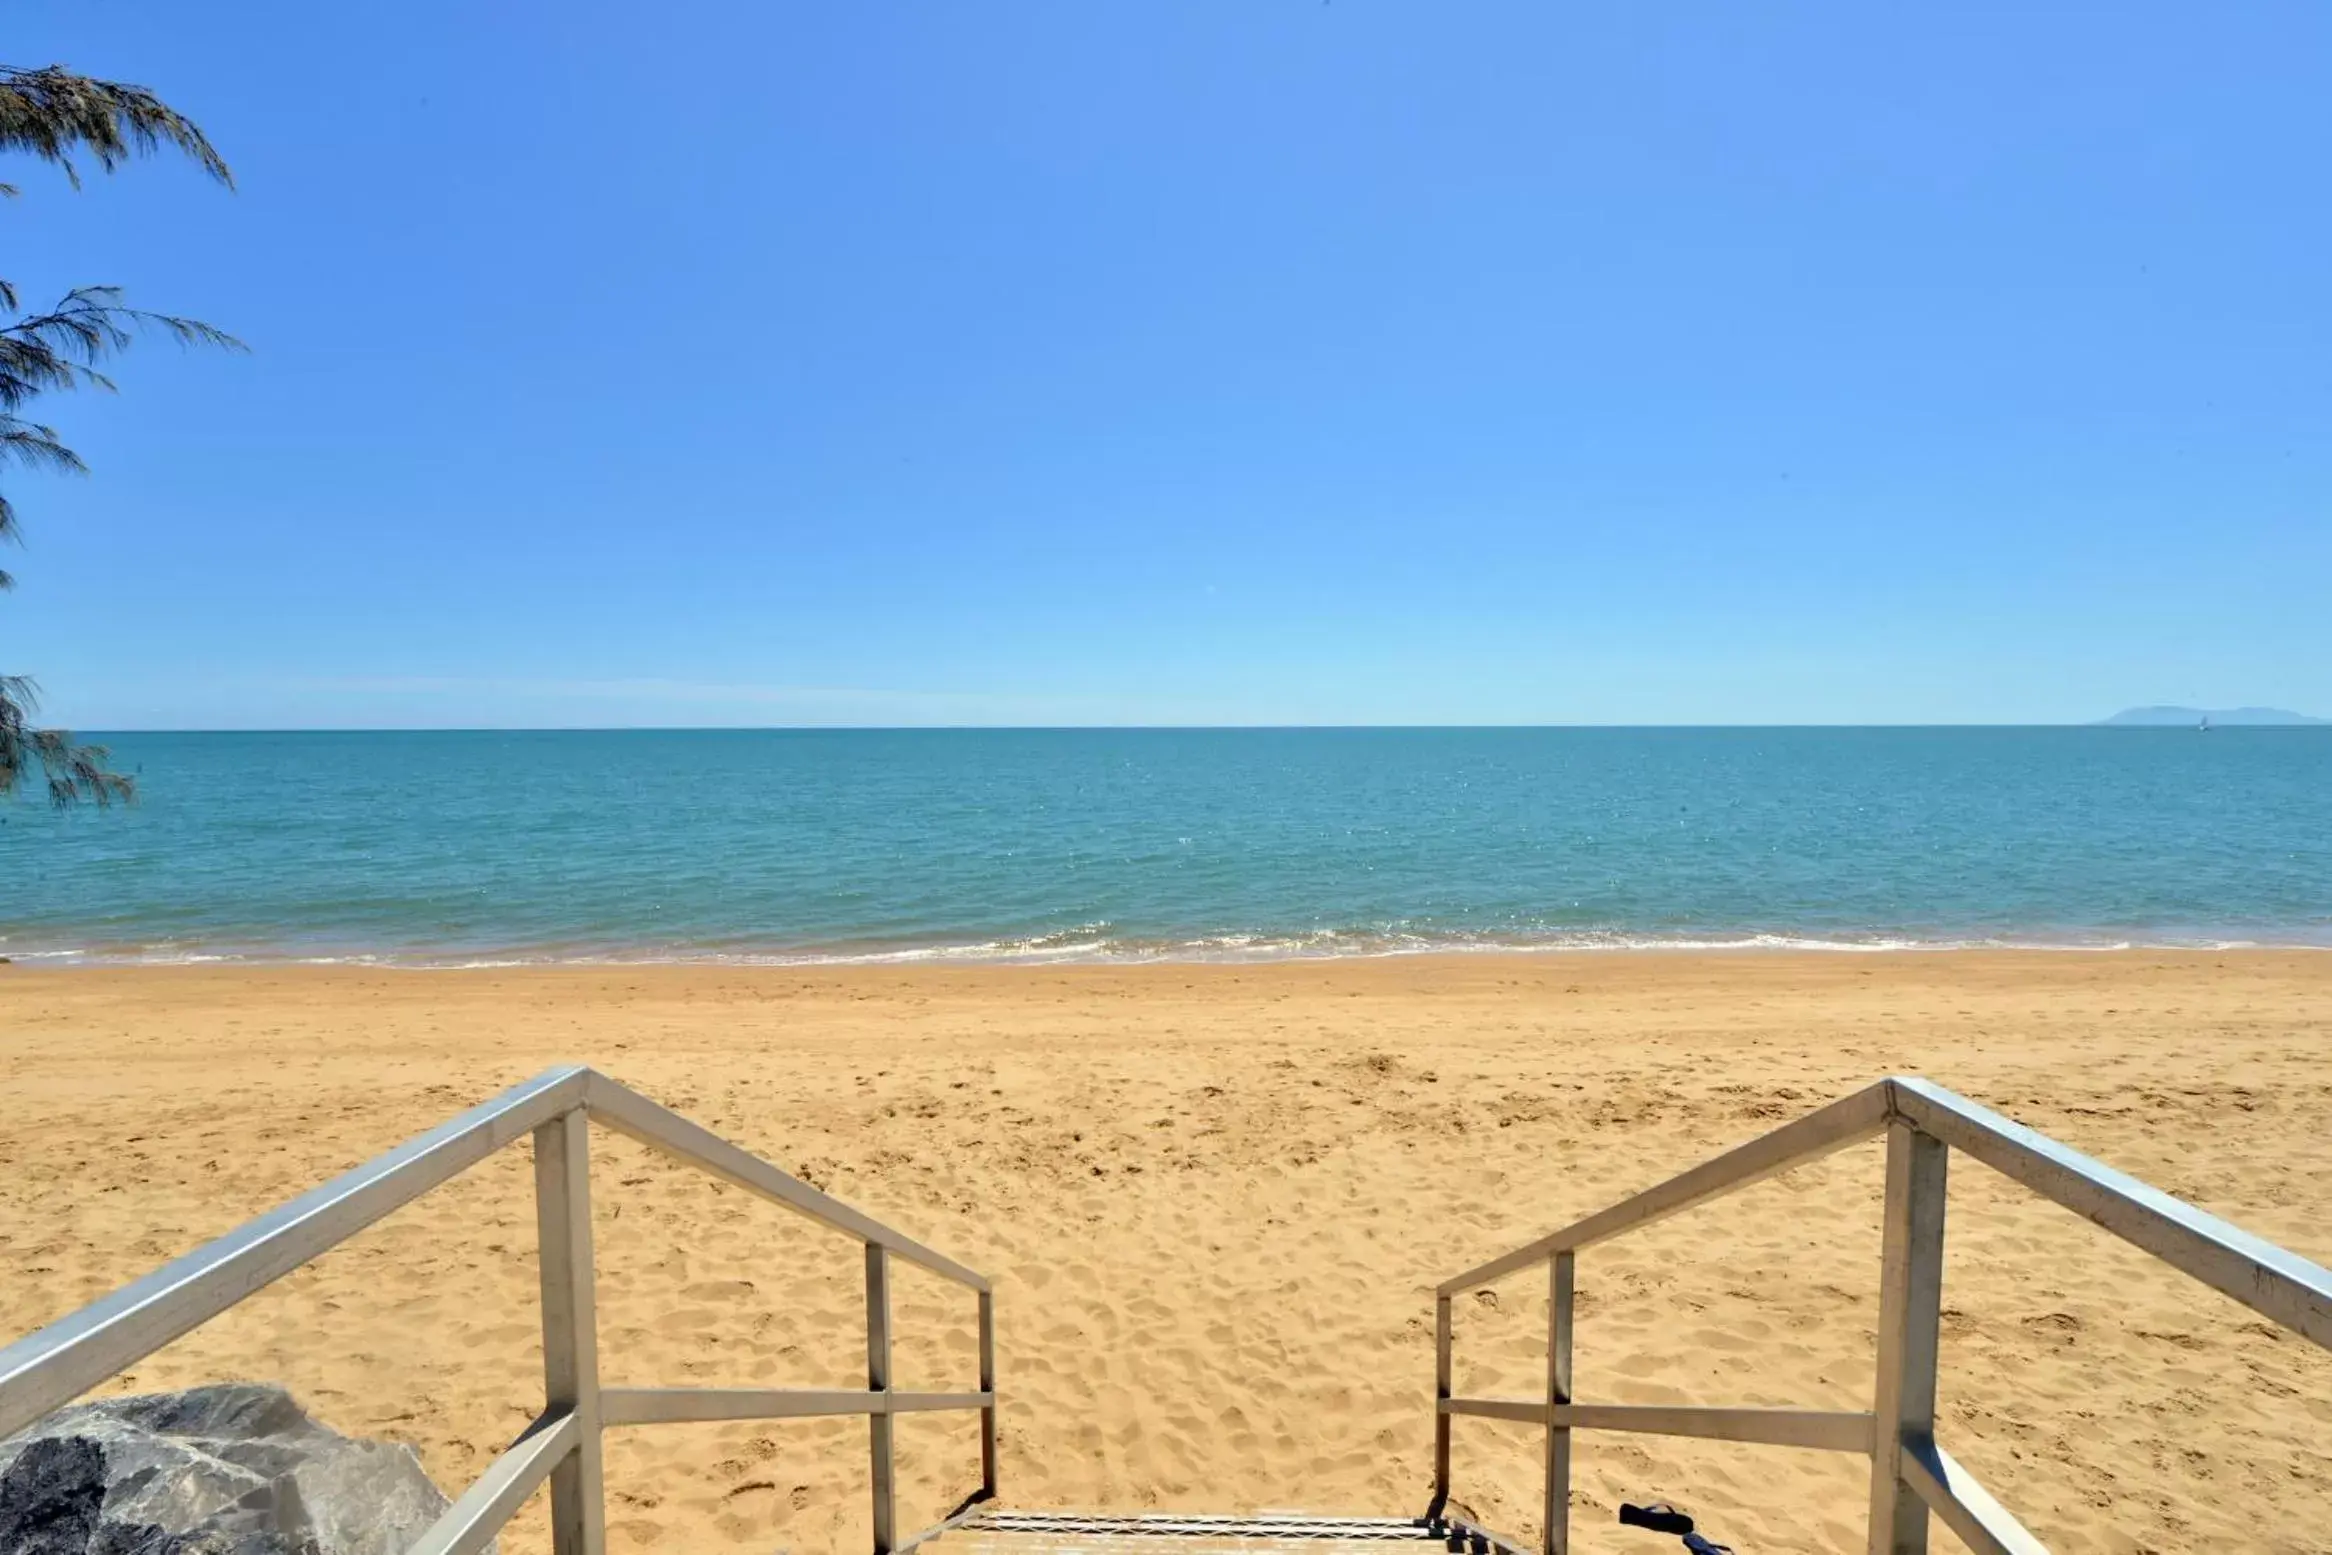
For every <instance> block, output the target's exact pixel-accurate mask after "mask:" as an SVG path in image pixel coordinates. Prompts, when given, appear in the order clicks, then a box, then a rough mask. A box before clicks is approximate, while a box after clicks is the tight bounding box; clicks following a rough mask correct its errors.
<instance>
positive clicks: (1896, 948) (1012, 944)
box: [0, 923, 2332, 971]
mask: <svg viewBox="0 0 2332 1555" xmlns="http://www.w3.org/2000/svg"><path fill="white" fill-rule="evenodd" d="M1968 950H2018V951H2050V952H2086V953H2098V952H2125V951H2151V950H2187V951H2215V950H2332V941H2328V940H2323V939H2298V938H2294V939H2275V938H2258V937H2244V938H2231V937H2221V936H2213V935H2201V934H2194V935H2158V936H2122V937H2114V938H2106V937H2102V936H2099V937H2084V936H2079V935H2057V936H2050V935H2034V936H2019V935H1984V936H1966V935H1958V936H1931V937H1923V936H1917V935H1905V934H1873V935H1866V936H1839V935H1819V934H1799V933H1782V932H1770V933H1741V934H1723V933H1701V934H1692V933H1679V934H1668V935H1653V934H1633V933H1623V932H1619V931H1568V932H1549V933H1543V934H1500V935H1484V934H1425V933H1416V932H1411V931H1399V930H1366V931H1363V930H1342V929H1322V930H1313V931H1306V932H1302V933H1280V934H1267V933H1260V932H1231V933H1222V934H1209V935H1197V936H1192V937H1190V938H1185V939H1174V940H1165V939H1138V938H1131V937H1125V936H1118V935H1115V934H1113V933H1112V932H1111V926H1110V925H1109V924H1107V923H1091V924H1080V925H1076V926H1074V927H1071V928H1068V929H1062V930H1056V931H1052V932H1048V933H1044V934H1034V935H1024V936H1016V937H1009V938H985V939H964V940H948V941H933V942H922V943H915V944H844V945H831V944H829V945H810V946H782V945H773V946H768V947H740V946H736V945H724V946H718V947H713V946H681V945H675V946H637V947H622V946H609V945H589V946H581V945H557V946H541V947H490V948H489V947H479V948H474V949H473V948H469V947H456V946H445V947H430V946H411V947H400V948H397V949H391V950H322V949H319V948H317V947H313V946H268V945H250V946H234V947H217V946H203V947H195V946H188V945H182V944H160V945H67V946H44V947H41V948H37V949H13V950H12V949H9V948H8V947H7V946H6V944H5V943H4V942H0V954H5V955H7V956H8V957H9V959H11V960H14V961H16V962H18V963H20V964H33V965H49V966H86V967H101V966H196V965H209V964H226V963H234V964H251V965H269V964H273V965H297V966H358V967H381V968H388V969H398V968H404V969H416V970H461V971H497V970H512V969H517V968H524V967H555V966H692V965H707V966H773V967H800V966H912V965H922V964H945V963H962V964H995V965H1018V966H1075V965H1125V964H1142V963H1188V964H1198V965H1203V964H1210V963H1220V964H1251V963H1264V962H1275V961H1334V960H1354V959H1358V960H1376V959H1384V958H1390V957H1402V956H1429V955H1461V956H1475V955H1610V954H1661V953H1669V954H1675V953H1718V954H1756V953H1760V952H1772V953H1778V952H1813V953H1824V954H1840V955H1872V954H1885V953H1890V952H1893V953H1934V952H1948V951H1968Z"/></svg>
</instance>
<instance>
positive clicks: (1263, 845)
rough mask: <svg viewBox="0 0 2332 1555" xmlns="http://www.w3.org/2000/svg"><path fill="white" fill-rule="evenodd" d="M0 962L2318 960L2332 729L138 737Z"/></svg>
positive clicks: (24, 807)
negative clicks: (2270, 953) (1469, 957)
mask: <svg viewBox="0 0 2332 1555" xmlns="http://www.w3.org/2000/svg"><path fill="white" fill-rule="evenodd" d="M112 744H113V746H114V749H115V752H116V755H117V758H118V759H119V761H120V762H121V763H122V764H123V765H125V766H126V767H128V768H131V769H134V770H135V771H136V772H137V773H138V774H139V777H140V782H141V783H142V785H143V796H144V797H143V802H142V803H141V804H140V805H139V806H138V807H137V808H135V809H133V810H130V811H127V812H119V811H117V812H112V813H99V812H94V811H85V812H81V813H77V814H73V815H67V816H57V815H53V814H51V813H49V812H48V811H47V810H46V809H45V808H42V807H40V806H37V805H35V804H32V803H30V802H25V803H20V804H0V815H4V816H5V818H6V819H5V824H4V825H0V882H4V886H0V954H5V955H8V956H11V957H14V958H16V959H18V960H27V959H36V958H41V959H45V958H54V959H60V960H71V959H99V960H117V959H186V958H197V957H211V956H222V957H239V956H250V957H271V958H302V957H315V958H334V959H339V958H359V959H361V958H380V959H384V960H392V961H411V962H417V963H441V962H456V963H460V962H479V961H503V960H531V959H603V958H633V957H640V958H706V959H715V958H736V959H763V958H771V959H790V958H834V957H938V956H969V957H995V958H1008V957H1009V958H1027V959H1046V958H1058V959H1078V958H1101V957H1108V956H1156V955H1167V956H1185V957H1194V958H1224V959H1227V958H1238V957H1267V956H1286V955H1325V954H1362V953H1375V952H1385V951H1396V950H1408V949H1430V948H1437V947H1448V948H1471V947H1487V946H1524V947H1546V948H1564V947H1576V948H1594V947H1624V946H1663V945H1707V944H1720V945H1734V944H1744V945H1755V944H1819V945H1836V946H1842V947H1858V946H1877V945H1896V944H1936V945H1945V944H1967V943H2012V944H2044V945H2067V946H2101V945H2118V944H2220V943H2228V942H2256V943H2269V944H2305V945H2332V730H2304V729H2292V730H2282V729H2229V730H2222V731H2217V732H2214V733H2211V734H2207V735H2201V734H2196V733H2194V732H2192V731H2187V730H2138V729H2131V730H2123V729H1782V730H1774V729H1742V730H1730V729H1728V730H1686V729H1659V730H1626V729H1597V730H1285V731H1277V730H1256V731H1228V730H1225V731H1169V730H1154V731H930V732H880V731H847V732H841V731H837V732H793V731H785V732H774V731H773V732H760V731H753V732H743V731H740V732H710V731H708V732H617V733H604V732H578V733H420V734H416V733H381V734H139V735H117V736H114V737H112Z"/></svg>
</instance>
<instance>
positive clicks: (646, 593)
mask: <svg viewBox="0 0 2332 1555" xmlns="http://www.w3.org/2000/svg"><path fill="white" fill-rule="evenodd" d="M10 11H11V19H10V21H9V23H8V32H9V35H10V36H9V48H8V53H7V57H8V58H9V59H11V60H13V61H15V62H18V63H26V64H32V63H45V62H47V61H49V60H52V59H53V60H59V61H63V62H66V63H69V64H71V65H73V66H74V67H76V68H79V69H83V70H86V71H90V72H93V73H99V74H105V75H110V76H115V77H118V78H123V79H129V80H135V81H141V82H145V83H147V84H150V85H153V86H155V87H157V88H159V89H161V90H162V91H163V93H164V94H165V96H166V97H168V98H169V99H170V100H171V101H172V102H174V103H175V104H176V105H177V106H179V107H181V108H183V109H185V110H186V111H188V112H189V113H191V114H193V115H194V116H195V117H196V118H197V119H198V120H200V122H202V124H203V125H204V126H205V128H206V129H208V130H209V131H210V133H211V135H212V137H213V138H214V139H215V140H216V141H217V142H218V144H219V145H220V147H221V148H222V149H223V150H224V151H225V152H226V154H227V156H228V157H229V159H230V161H231V162H232V163H233V164H234V166H235V169H236V172H237V175H238V177H239V179H240V184H241V187H240V190H239V192H237V193H234V194H228V193H226V192H224V191H221V190H219V189H217V188H214V187H211V186H209V185H207V184H205V183H204V182H203V181H202V180H201V179H200V178H199V177H197V176H196V175H195V174H194V173H193V172H192V171H191V170H190V169H188V168H186V167H184V166H182V165H178V164H174V163H171V162H166V161H157V162H154V163H151V164H144V165H139V166H136V167H133V168H131V169H129V170H127V171H125V172H123V173H121V174H119V175H116V176H114V177H112V178H110V179H109V178H103V177H95V178H92V179H91V180H90V184H89V188H88V189H87V190H86V191H85V192H84V193H82V194H80V195H78V196H76V195H74V194H72V193H71V192H70V191H69V190H68V189H67V188H66V187H65V185H64V184H63V182H62V180H61V179H60V178H58V177H56V176H53V175H52V174H50V173H49V172H47V171H46V170H42V169H39V168H37V167H33V166H22V167H18V168H15V169H12V170H11V172H10V174H9V176H10V177H11V178H12V179H13V180H14V181H16V182H18V183H19V184H21V185H22V186H23V189H24V193H23V195H22V197H21V198H19V199H17V200H16V201H14V202H12V204H11V205H10V207H9V208H8V210H7V211H6V218H7V219H8V220H9V221H10V222H11V224H12V230H13V232H14V233H15V234H16V237H15V241H14V242H13V243H12V244H11V245H10V260H9V270H8V273H9V274H10V276H11V277H12V278H13V279H15V280H16V281H17V282H18V283H19V284H20V285H21V286H23V287H24V288H25V290H26V292H27V294H28V296H31V297H44V296H46V295H48V294H51V293H54V292H57V291H60V290H62V289H63V288H64V287H65V286H68V285H71V284H74V283H77V282H90V281H110V282H119V283H121V284H124V285H126V286H128V287H130V288H131V291H132V295H133V297H134V299H135V300H137V301H139V302H142V303H145V304H147V305H150V306H155V307H163V308H168V309H172V310H175V311H181V312H187V313H192V314H197V315H200V316H202V317H204V318H207V319H210V320H212V321H214V322H217V323H219V324H222V325H224V326H227V327H229V328H231V329H233V330H235V331H236V332H238V333H239V334H241V335H243V336H244V337H245V338H246V339H247V340H248V341H249V342H250V344H251V346H252V348H253V353H252V355H250V356H249V357H247V358H230V357H216V356H185V357H181V356H180V355H179V354H178V353H176V352H175V351H174V350H173V349H172V348H170V347H168V346H163V345H154V346H149V347H145V348H141V349H140V350H139V351H138V352H136V353H135V354H134V355H133V356H132V357H131V358H130V359H128V360H126V361H125V362H123V363H122V364H121V372H120V377H121V379H122V382H123V392H122V393H121V394H120V395H119V396H117V397H113V398H110V399H108V398H100V397H95V396H85V397H80V398H78V399H76V400H73V401H70V402H56V403H52V404H49V405H45V406H44V407H43V410H44V412H45V413H46V415H47V418H48V419H51V420H53V421H55V422H57V423H58V424H59V425H60V426H61V427H62V428H63V429H64V430H65V431H66V432H67V433H68V434H69V436H70V437H71V438H72V439H73V440H74V441H75V442H76V443H77V444H78V446H79V447H80V448H81V449H82V451H83V452H84V453H85V454H86V455H87V456H88V457H89V459H90V461H91V463H92V464H93V465H94V466H95V474H94V475H93V476H92V477H91V478H90V479H88V480H74V481H66V480H56V479H50V478H44V477H35V476H28V475H24V474H10V475H9V476H8V477H7V479H8V490H9V491H10V493H11V495H12V496H13V497H14V499H15V500H16V502H17V503H18V505H19V507H20V508H21V509H22V511H23V516H24V520H25V524H26V527H27V529H28V531H29V538H30V544H29V546H28V547H27V549H26V550H25V551H23V552H22V553H20V554H17V555H15V556H13V557H11V558H10V559H9V561H8V565H9V568H10V570H12V571H15V572H16V573H17V574H18V576H19V587H18V589H17V592H16V593H15V594H14V596H12V597H10V598H7V599H6V600H4V601H0V668H6V669H10V670H16V669H23V670H30V671H32V672H34V673H36V674H37V675H38V676H39V677H40V679H41V680H42V682H43V684H44V686H45V687H46V690H47V692H48V700H49V711H50V712H51V713H52V714H54V715H55V716H56V717H57V718H58V719H60V720H71V721H73V722H76V723H78V724H80V725H82V726H86V727H94V728H109V727H110V728H121V727H242V726H262V727H286V726H307V725H320V726H351V725H353V726H390V725H473V724H489V725H492V724H509V725H536V724H550V725H596V724H634V723H651V724H653V723H677V724H730V723H749V724H757V723H884V724H888V723H928V722H938V723H954V722H974V723H987V722H1001V723H1031V722H1033V723H1086V722H1104V723H1106V722H1136V723H1151V722H1228V723H1239V722H1459V723H1470V722H1509V721H1512V722H1801V721H1802V722H1830V721H1844V722H1861V721H1879V722H1896V721H1908V722H1923V721H1943V722H1952V721H2011V722H2013V721H2027V720H2035V721H2059V720H2082V719H2087V718H2091V717H2096V716H2101V715H2103V714H2105V713H2107V712H2110V711H2112V710H2114V709H2115V708H2117V707H2119V706H2122V705H2125V704H2128V703H2133V702H2156V701H2183V702H2197V703H2203V704H2207V705H2224V704H2232V703H2237V702H2264V703H2277V704H2283V705H2289V706H2297V707H2300V708H2303V709H2307V710H2312V711H2316V712H2320V713H2332V606H2328V603H2327V602H2328V601H2332V524H2328V523H2327V522H2326V516H2327V515H2326V508H2327V503H2328V501H2332V349H2328V348H2332V286H2327V284H2326V273H2327V272H2326V268H2325V266H2326V255H2327V253H2328V252H2332V200H2327V198H2326V192H2327V177H2328V174H2327V171H2326V170H2327V168H2328V167H2332V111H2328V110H2327V109H2326V107H2325V104H2326V102H2327V101H2332V10H2328V9H2327V8H2326V7H2324V6H2323V5H2322V4H2320V3H2316V0H2308V3H2293V4H2255V5H2243V6H2234V7H2196V6H2193V5H2172V4H2166V3H2165V4H2154V3H2127V0H2125V3H2120V4H2113V5H2106V4H2097V5H2078V4H2074V5H2060V6H2048V7H2029V6H2007V5H1965V6H1956V7H1927V8H1922V9H1920V10H1916V11H1914V10H1907V9H1905V8H1901V7H1883V6H1872V5H1868V4H1847V3H1838V4H1788V3H1779V4H1771V5H1759V6H1754V7H1749V6H1739V5H1720V4H1714V3H1708V4H1699V3H1688V4H1676V5H1667V6H1620V5H1601V6H1556V5H1546V4H1543V3H1513V4H1491V3H1453V4H1446V5H1416V4H1394V3H1390V0H1332V3H1329V4H1325V5H1323V4H1319V3H1285V4H1283V3H1277V0H1219V3H1199V0H1176V3H1172V4H1167V3H1154V4H1135V3H1125V4H1107V5H1101V4H1093V3H1090V0H1073V3H1070V0H1065V3H1060V4H1033V3H1008V0H999V3H992V4H983V5H940V4H930V3H925V4H914V5H910V4H899V3H889V0H869V3H865V4H848V5H843V4H834V5H821V6H813V5H806V4H793V5H780V6H749V5H743V4H710V3H699V0H669V3H666V4H662V5H659V6H656V7H653V8H631V7H626V8H616V7H613V6H607V5H602V4H598V3H595V0H565V3H561V4H559V5H555V6H554V5H550V4H537V3H533V0H518V3H501V4H496V5H492V6H478V5H473V4H452V3H441V0H420V3H415V4H408V5H403V6H396V7H369V6H318V5H313V4H305V5H292V4H280V5H248V4H236V3H232V0H230V3H227V4H223V5H217V6H205V7H193V8H189V7H177V8H171V7H161V6H138V7H130V6H90V5H87V4H68V3H61V0H58V3H39V4H28V5H17V6H12V7H11V8H10Z"/></svg>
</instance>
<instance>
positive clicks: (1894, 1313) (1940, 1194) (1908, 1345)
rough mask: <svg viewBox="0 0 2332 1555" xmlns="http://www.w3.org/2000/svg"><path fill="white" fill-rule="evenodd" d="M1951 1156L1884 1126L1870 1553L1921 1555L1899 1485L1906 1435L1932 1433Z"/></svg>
mask: <svg viewBox="0 0 2332 1555" xmlns="http://www.w3.org/2000/svg"><path fill="white" fill-rule="evenodd" d="M1950 1160H1951V1151H1950V1149H1949V1148H1948V1147H1947V1146H1945V1145H1944V1143H1943V1142H1942V1141H1941V1140H1939V1139H1937V1138H1935V1137H1934V1136H1933V1135H1930V1134H1925V1133H1922V1132H1920V1131H1919V1130H1918V1129H1916V1128H1914V1127H1912V1126H1911V1125H1910V1124H1908V1123H1903V1122H1899V1121H1898V1122H1894V1123H1890V1124H1889V1125H1888V1126H1887V1198H1886V1210H1885V1217H1886V1218H1885V1222H1884V1230H1883V1233H1882V1252H1881V1255H1880V1257H1881V1263H1880V1270H1879V1335H1878V1389H1877V1396H1876V1399H1875V1401H1874V1402H1873V1404H1872V1407H1871V1415H1872V1430H1871V1464H1870V1555H1925V1551H1926V1549H1927V1525H1928V1515H1927V1503H1926V1502H1925V1501H1923V1500H1921V1499H1920V1497H1919V1495H1918V1493H1917V1492H1916V1491H1914V1490H1913V1489H1912V1488H1911V1487H1910V1486H1909V1485H1908V1484H1906V1483H1905V1482H1904V1478H1903V1441H1904V1438H1905V1437H1906V1436H1910V1437H1914V1438H1922V1439H1925V1438H1931V1437H1932V1436H1933V1435H1934V1432H1935V1355H1936V1340H1937V1330H1938V1327H1939V1325H1940V1323H1941V1321H1942V1317H1943V1215H1944V1178H1945V1170H1946V1168H1947V1166H1948V1165H1949V1163H1950Z"/></svg>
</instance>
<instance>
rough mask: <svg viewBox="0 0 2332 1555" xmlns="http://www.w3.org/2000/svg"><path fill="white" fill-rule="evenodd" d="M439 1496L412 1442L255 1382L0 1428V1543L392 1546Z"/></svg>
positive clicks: (131, 1547) (153, 1550)
mask: <svg viewBox="0 0 2332 1555" xmlns="http://www.w3.org/2000/svg"><path fill="white" fill-rule="evenodd" d="M447 1504H448V1503H447V1502H446V1499H445V1497H444V1495H443V1494H442V1493H440V1492H439V1490H438V1488H437V1487H436V1486H435V1485H434V1484H432V1483H430V1480H429V1476H428V1475H427V1474H425V1473H423V1472H422V1470H421V1460H420V1459H419V1458H417V1457H415V1456H414V1455H413V1449H412V1448H410V1447H402V1446H393V1445H391V1444H389V1443H387V1442H369V1441H361V1440H358V1439H356V1438H354V1437H347V1436H342V1435H341V1434H340V1433H339V1432H337V1431H335V1430H333V1429H332V1428H331V1427H329V1426H326V1425H321V1424H319V1423H317V1421H315V1420H314V1419H313V1418H311V1417H310V1416H309V1414H308V1412H307V1411H306V1410H304V1409H302V1408H300V1406H299V1405H298V1403H297V1402H295V1401H294V1400H293V1398H292V1396H291V1395H290V1394H289V1393H286V1392H285V1391H284V1390H283V1389H281V1388H278V1387H272V1386H267V1385H264V1384H259V1383H248V1382H234V1383H223V1384H220V1385H218V1386H215V1387H207V1388H189V1389H188V1390H187V1391H185V1392H183V1393H152V1394H144V1395H140V1396H138V1397H135V1398H109V1399H101V1400H99V1401H97V1402H95V1403H90V1404H75V1405H73V1406H72V1407H70V1408H67V1409H60V1410H58V1411H57V1412H56V1413H55V1414H53V1415H50V1416H49V1417H48V1418H47V1419H45V1420H43V1421H41V1422H40V1423H39V1424H38V1425H36V1426H34V1427H32V1428H31V1429H30V1430H28V1431H26V1432H25V1433H24V1434H23V1435H21V1436H17V1437H14V1438H12V1439H10V1440H8V1441H6V1442H0V1555H403V1552H404V1550H405V1548H406V1547H407V1546H408V1545H410V1544H412V1543H413V1541H414V1540H416V1539H418V1538H419V1537H420V1536H421V1535H422V1534H423V1533H425V1532H426V1531H428V1528H429V1525H430V1524H432V1523H434V1522H436V1521H437V1519H438V1518H439V1516H441V1515H442V1514H443V1513H444V1511H445V1509H446V1506H447Z"/></svg>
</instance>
